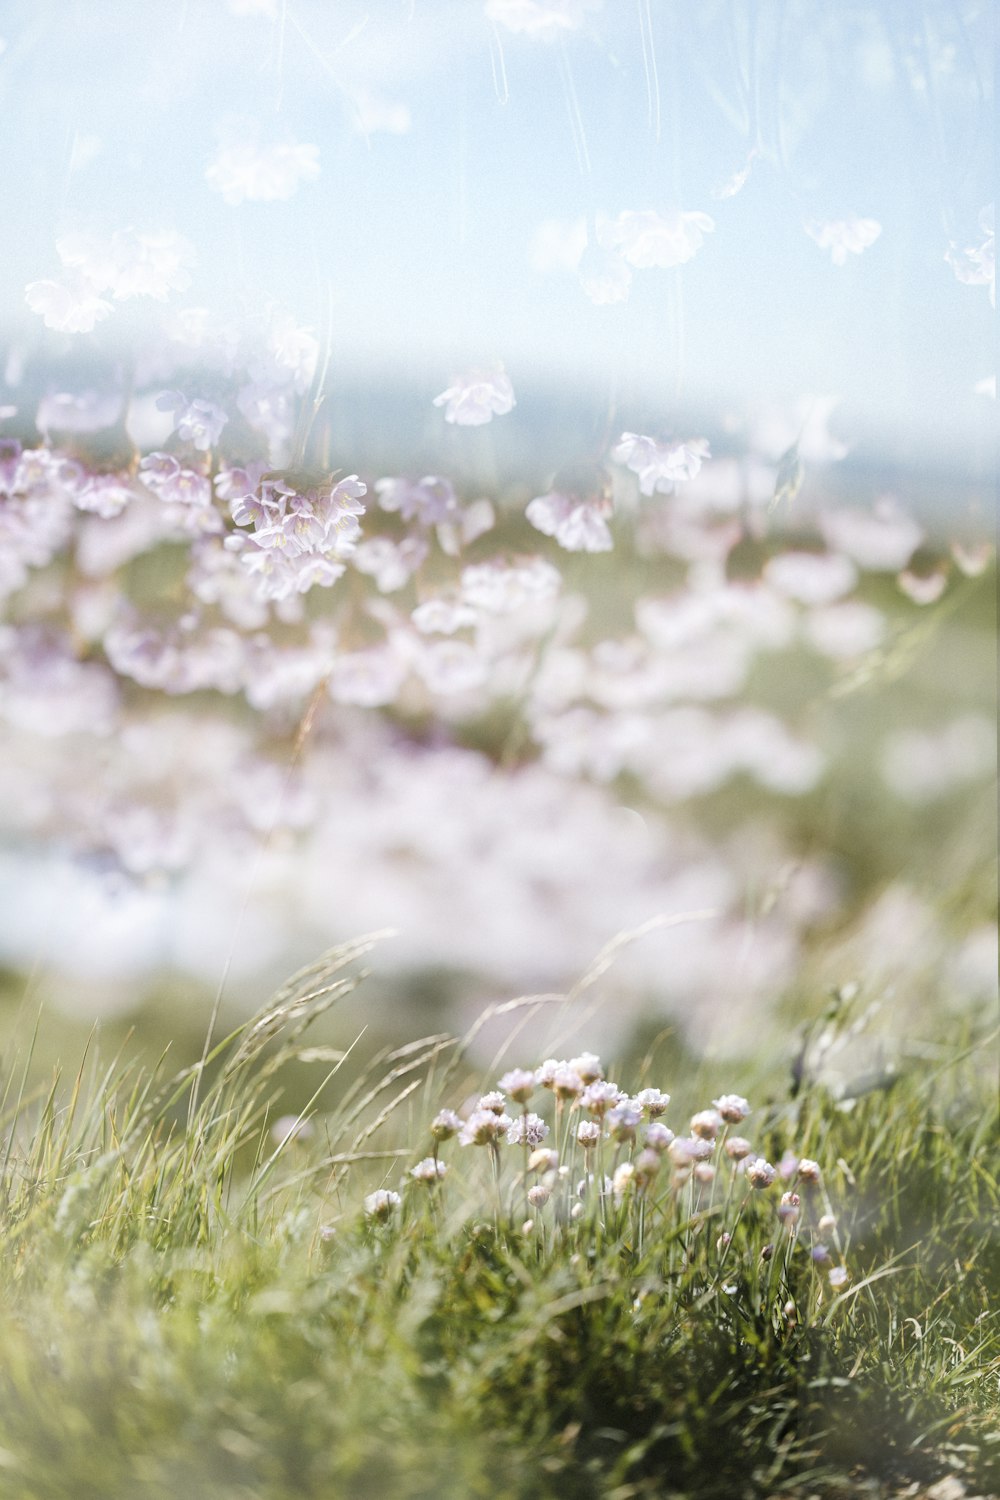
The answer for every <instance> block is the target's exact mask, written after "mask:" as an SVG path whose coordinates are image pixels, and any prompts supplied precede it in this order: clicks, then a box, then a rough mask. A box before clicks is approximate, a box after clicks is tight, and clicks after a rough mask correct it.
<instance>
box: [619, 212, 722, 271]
mask: <svg viewBox="0 0 1000 1500" xmlns="http://www.w3.org/2000/svg"><path fill="white" fill-rule="evenodd" d="M714 229H715V221H714V219H712V218H710V217H709V215H708V214H703V213H682V212H681V211H680V210H673V211H671V212H668V213H659V212H657V210H656V209H652V208H648V209H640V210H631V209H629V210H626V211H625V212H624V213H620V214H619V215H618V217H617V219H615V220H614V221H613V222H612V223H611V224H610V225H609V226H608V229H607V239H608V242H609V243H610V244H612V245H615V246H617V248H618V249H619V250H620V251H621V253H622V255H623V256H624V257H625V259H626V260H627V261H628V263H629V265H630V266H635V267H636V269H637V270H648V269H650V268H651V267H656V266H658V267H663V268H669V267H671V266H681V265H684V263H685V262H686V261H689V260H690V259H691V258H692V256H693V255H694V254H695V253H696V251H698V250H700V249H701V246H702V244H703V242H704V237H705V235H706V234H711V233H712V231H713V230H714Z"/></svg>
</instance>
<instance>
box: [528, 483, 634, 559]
mask: <svg viewBox="0 0 1000 1500" xmlns="http://www.w3.org/2000/svg"><path fill="white" fill-rule="evenodd" d="M608 509H609V507H608V504H607V502H606V501H604V500H599V499H592V500H581V499H580V498H579V497H578V496H577V495H564V494H562V493H560V492H559V491H557V490H550V491H549V493H548V494H547V495H538V496H537V497H536V498H535V499H534V500H532V501H531V502H530V504H529V505H528V508H527V510H526V511H525V515H526V517H527V518H528V520H529V521H530V522H531V524H532V526H534V527H535V529H536V531H540V532H542V534H543V535H544V536H552V537H555V539H556V541H557V542H558V543H559V545H560V547H564V548H565V549H566V551H567V552H610V551H611V549H612V546H613V543H612V540H611V532H610V531H609V530H608V524H607V521H606V520H605V517H606V515H607V514H608Z"/></svg>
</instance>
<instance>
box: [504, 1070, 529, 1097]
mask: <svg viewBox="0 0 1000 1500" xmlns="http://www.w3.org/2000/svg"><path fill="white" fill-rule="evenodd" d="M499 1087H500V1089H501V1090H502V1091H503V1092H504V1093H505V1094H509V1095H510V1097H511V1098H512V1099H513V1100H514V1102H515V1103H516V1104H527V1102H528V1100H529V1099H530V1098H531V1096H532V1094H533V1093H534V1092H535V1075H534V1073H531V1072H529V1071H528V1070H527V1068H512V1069H511V1071H510V1072H509V1073H505V1074H504V1075H503V1077H502V1078H501V1079H500V1083H499Z"/></svg>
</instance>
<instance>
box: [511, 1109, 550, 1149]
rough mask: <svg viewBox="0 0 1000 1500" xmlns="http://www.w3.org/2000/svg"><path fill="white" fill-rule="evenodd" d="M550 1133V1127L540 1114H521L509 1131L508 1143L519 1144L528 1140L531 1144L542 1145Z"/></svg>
mask: <svg viewBox="0 0 1000 1500" xmlns="http://www.w3.org/2000/svg"><path fill="white" fill-rule="evenodd" d="M548 1133H549V1127H548V1126H547V1125H546V1123H545V1121H544V1120H543V1119H542V1118H541V1117H540V1116H539V1115H533V1114H527V1115H519V1116H518V1117H517V1119H516V1120H515V1121H514V1123H513V1125H512V1126H511V1127H510V1129H509V1130H508V1132H507V1144H508V1145H509V1146H518V1145H520V1144H521V1143H522V1142H526V1143H527V1144H528V1145H529V1146H540V1145H541V1144H542V1142H543V1141H544V1140H545V1137H546V1136H547V1135H548Z"/></svg>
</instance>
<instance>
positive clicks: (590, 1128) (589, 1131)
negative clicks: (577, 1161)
mask: <svg viewBox="0 0 1000 1500" xmlns="http://www.w3.org/2000/svg"><path fill="white" fill-rule="evenodd" d="M576 1139H577V1141H578V1143H579V1144H580V1145H581V1146H582V1147H583V1149H584V1151H590V1150H592V1149H593V1147H594V1146H596V1145H597V1143H598V1141H599V1140H600V1139H601V1127H600V1125H598V1123H597V1121H596V1120H582V1121H581V1122H580V1124H579V1125H578V1126H577V1131H576Z"/></svg>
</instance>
